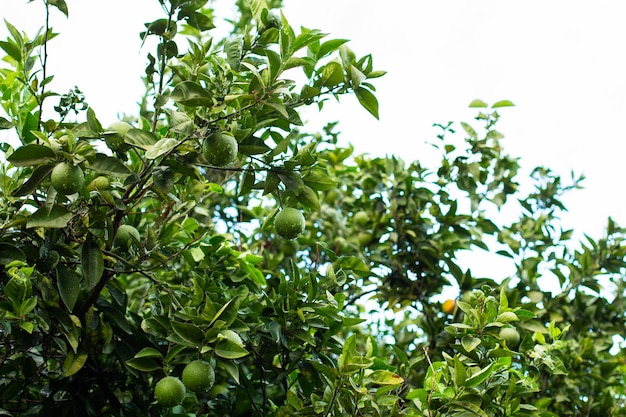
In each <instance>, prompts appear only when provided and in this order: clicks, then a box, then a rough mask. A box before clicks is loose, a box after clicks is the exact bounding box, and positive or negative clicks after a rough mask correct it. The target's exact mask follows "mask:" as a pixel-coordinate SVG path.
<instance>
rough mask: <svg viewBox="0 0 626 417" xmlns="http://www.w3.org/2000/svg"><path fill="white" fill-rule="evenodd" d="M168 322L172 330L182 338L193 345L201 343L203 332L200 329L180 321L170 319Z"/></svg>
mask: <svg viewBox="0 0 626 417" xmlns="http://www.w3.org/2000/svg"><path fill="white" fill-rule="evenodd" d="M170 324H171V325H172V329H173V330H174V332H175V333H176V334H177V335H178V336H180V337H181V338H182V339H183V340H185V341H187V342H189V343H193V344H195V345H201V344H202V342H203V341H204V333H202V331H201V330H200V329H199V328H197V327H196V326H194V325H193V324H188V323H181V322H177V321H172V322H171V323H170Z"/></svg>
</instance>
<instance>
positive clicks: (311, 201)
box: [298, 185, 320, 210]
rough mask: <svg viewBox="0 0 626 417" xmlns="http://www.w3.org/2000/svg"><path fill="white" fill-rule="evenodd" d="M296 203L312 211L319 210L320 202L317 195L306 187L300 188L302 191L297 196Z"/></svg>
mask: <svg viewBox="0 0 626 417" xmlns="http://www.w3.org/2000/svg"><path fill="white" fill-rule="evenodd" d="M298 201H299V202H300V204H302V205H303V206H305V207H308V208H310V209H312V210H319V209H320V200H319V198H318V197H317V193H316V192H315V190H313V189H312V188H311V187H309V186H308V185H305V186H303V187H302V191H300V194H298Z"/></svg>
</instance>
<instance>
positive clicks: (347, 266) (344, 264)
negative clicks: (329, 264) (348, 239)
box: [333, 256, 370, 278]
mask: <svg viewBox="0 0 626 417" xmlns="http://www.w3.org/2000/svg"><path fill="white" fill-rule="evenodd" d="M333 266H334V267H335V270H338V269H343V270H349V271H352V272H354V273H355V274H356V275H358V276H360V277H363V278H364V277H368V276H369V275H370V269H369V268H368V267H367V265H366V264H365V262H363V260H362V259H360V258H357V257H356V256H342V257H340V258H339V259H337V260H336V261H335V262H333Z"/></svg>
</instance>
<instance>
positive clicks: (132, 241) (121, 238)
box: [113, 224, 141, 249]
mask: <svg viewBox="0 0 626 417" xmlns="http://www.w3.org/2000/svg"><path fill="white" fill-rule="evenodd" d="M140 239H141V236H140V235H139V232H138V231H137V229H135V228H134V227H133V226H131V225H129V224H123V225H121V226H120V227H119V229H117V233H116V234H115V238H114V239H113V245H114V246H117V247H119V248H122V249H128V248H130V247H131V246H134V245H136V244H137V242H139V240H140Z"/></svg>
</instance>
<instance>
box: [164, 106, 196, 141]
mask: <svg viewBox="0 0 626 417" xmlns="http://www.w3.org/2000/svg"><path fill="white" fill-rule="evenodd" d="M170 131H172V132H175V133H180V134H183V135H187V136H190V135H192V134H193V133H194V131H195V126H194V124H193V120H192V119H191V117H189V115H187V113H183V112H180V111H172V112H170Z"/></svg>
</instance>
